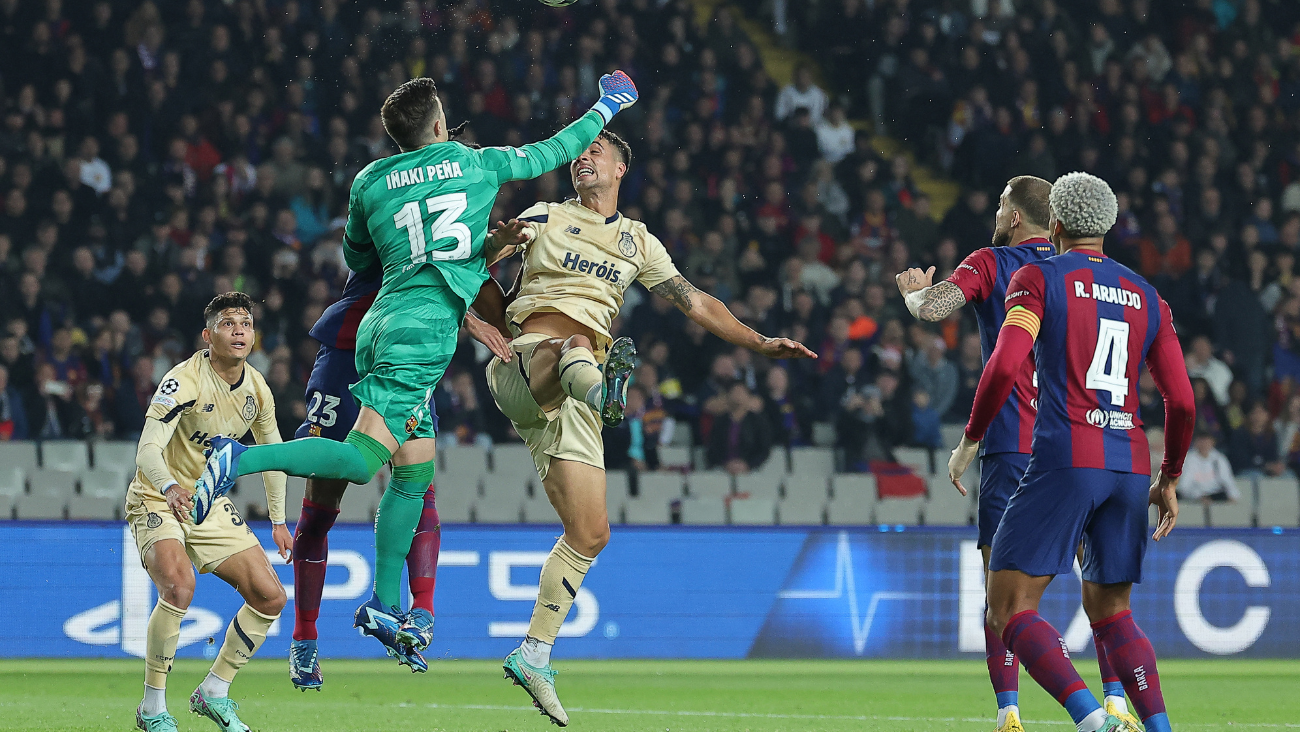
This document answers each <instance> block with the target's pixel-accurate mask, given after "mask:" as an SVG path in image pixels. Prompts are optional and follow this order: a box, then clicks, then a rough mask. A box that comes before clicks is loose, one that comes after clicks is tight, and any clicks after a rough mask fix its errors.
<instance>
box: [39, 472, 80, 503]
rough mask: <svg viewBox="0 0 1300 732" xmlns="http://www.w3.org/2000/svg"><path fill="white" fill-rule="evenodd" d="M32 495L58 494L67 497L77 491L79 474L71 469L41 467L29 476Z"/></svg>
mask: <svg viewBox="0 0 1300 732" xmlns="http://www.w3.org/2000/svg"><path fill="white" fill-rule="evenodd" d="M27 481H28V483H29V484H30V485H31V492H32V495H40V496H58V497H60V498H63V499H65V500H66V499H67V498H68V497H69V496H71V495H72V494H74V493H76V492H77V474H76V473H74V472H72V471H70V470H51V469H48V468H41V469H39V470H34V471H32V473H31V475H29V476H28V477H27Z"/></svg>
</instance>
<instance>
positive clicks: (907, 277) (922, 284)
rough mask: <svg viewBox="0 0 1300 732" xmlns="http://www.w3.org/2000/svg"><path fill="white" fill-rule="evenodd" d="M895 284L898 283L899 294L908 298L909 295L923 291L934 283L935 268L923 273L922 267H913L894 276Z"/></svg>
mask: <svg viewBox="0 0 1300 732" xmlns="http://www.w3.org/2000/svg"><path fill="white" fill-rule="evenodd" d="M894 282H896V283H898V292H899V293H900V294H902V296H903V297H907V296H908V294H910V293H913V292H916V291H917V290H923V289H925V288H927V287H929V286H930V285H931V284H932V283H933V282H934V267H931V268H930V269H927V270H925V271H921V268H920V267H912V268H911V269H909V270H907V271H905V272H899V273H898V274H897V275H894Z"/></svg>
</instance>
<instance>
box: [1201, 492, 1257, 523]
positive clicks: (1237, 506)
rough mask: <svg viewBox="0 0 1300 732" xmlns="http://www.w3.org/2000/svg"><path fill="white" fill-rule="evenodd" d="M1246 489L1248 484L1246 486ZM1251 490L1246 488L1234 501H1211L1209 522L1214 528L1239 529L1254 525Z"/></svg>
mask: <svg viewBox="0 0 1300 732" xmlns="http://www.w3.org/2000/svg"><path fill="white" fill-rule="evenodd" d="M1246 487H1247V488H1248V489H1249V488H1250V486H1249V485H1247V486H1246ZM1252 493H1253V491H1249V490H1247V491H1246V492H1245V493H1244V494H1243V495H1242V497H1241V499H1240V500H1238V501H1237V502H1236V503H1211V504H1210V505H1209V506H1208V508H1209V524H1210V526H1213V527H1214V528H1216V529H1240V528H1249V527H1251V526H1254V525H1255V506H1254V503H1255V502H1254V500H1253V496H1252V495H1251V494H1252Z"/></svg>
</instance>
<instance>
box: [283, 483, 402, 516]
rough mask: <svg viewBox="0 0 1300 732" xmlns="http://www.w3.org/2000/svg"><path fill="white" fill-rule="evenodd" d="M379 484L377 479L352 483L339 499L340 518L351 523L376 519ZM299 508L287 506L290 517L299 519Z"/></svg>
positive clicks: (286, 511)
mask: <svg viewBox="0 0 1300 732" xmlns="http://www.w3.org/2000/svg"><path fill="white" fill-rule="evenodd" d="M379 498H380V495H379V484H378V483H377V482H375V481H371V482H369V483H366V484H365V485H350V486H348V489H347V490H346V491H344V492H343V500H341V501H339V517H338V520H339V521H342V522H344V523H349V524H368V523H371V522H373V521H374V520H375V507H376V506H378V505H379ZM297 510H299V509H296V508H294V507H292V506H285V513H286V514H288V515H289V517H290V519H291V520H293V521H297V519H298V517H297V516H296V515H294V514H295V512H296V511H297Z"/></svg>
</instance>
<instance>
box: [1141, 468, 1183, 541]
mask: <svg viewBox="0 0 1300 732" xmlns="http://www.w3.org/2000/svg"><path fill="white" fill-rule="evenodd" d="M1148 503H1149V504H1150V505H1152V506H1155V507H1156V516H1157V517H1158V518H1159V520H1160V523H1158V524H1156V530H1155V533H1153V534H1151V538H1152V539H1154V540H1155V541H1160V540H1161V539H1163V538H1165V537H1166V536H1169V532H1171V531H1173V530H1174V524H1176V523H1178V479H1177V478H1167V477H1165V471H1163V470H1161V471H1158V472H1157V473H1156V477H1155V479H1154V480H1152V481H1151V497H1150V499H1149V500H1148Z"/></svg>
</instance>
